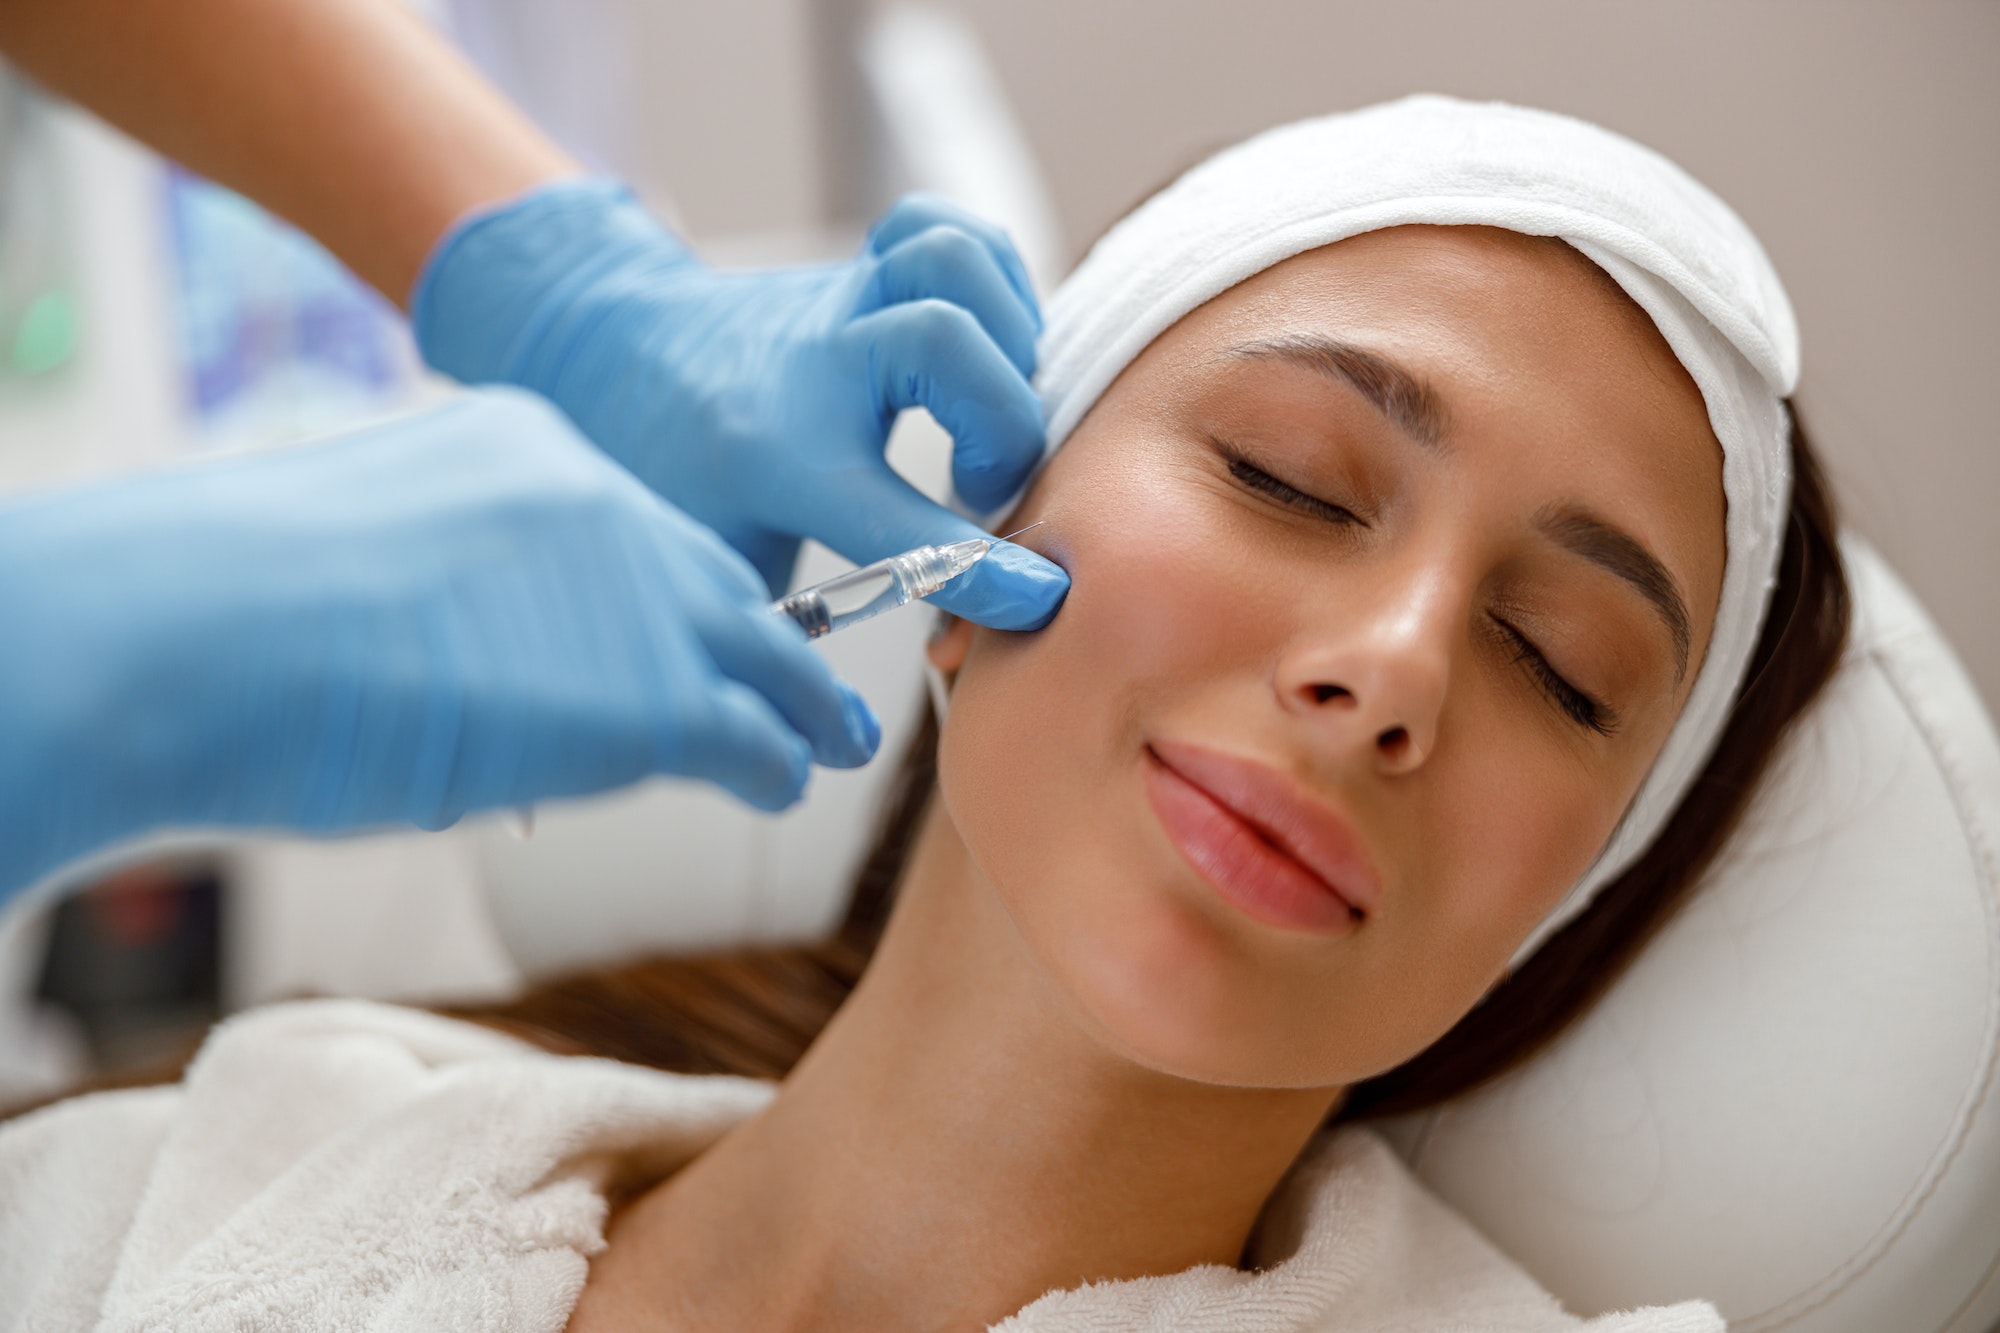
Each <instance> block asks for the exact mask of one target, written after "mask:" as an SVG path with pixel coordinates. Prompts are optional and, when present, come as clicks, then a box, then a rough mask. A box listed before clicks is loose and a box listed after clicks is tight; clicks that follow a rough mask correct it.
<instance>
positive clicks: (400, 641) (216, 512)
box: [0, 390, 880, 898]
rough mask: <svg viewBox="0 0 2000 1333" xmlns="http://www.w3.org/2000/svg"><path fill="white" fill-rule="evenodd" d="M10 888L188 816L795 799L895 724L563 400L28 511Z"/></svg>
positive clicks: (9, 596)
mask: <svg viewBox="0 0 2000 1333" xmlns="http://www.w3.org/2000/svg"><path fill="white" fill-rule="evenodd" d="M0 625H4V626H5V627H6V643H5V646H4V648H0V898H4V897H5V896H6V895H7V894H8V893H10V892H12V891H14V890H18V889H19V888H21V887H23V886H24V885H25V884H26V883H27V882H29V881H31V880H32V879H34V878H36V877H37V876H39V875H40V874H42V873H44V872H46V871H48V870H49V869H50V868H52V867H53V866H55V865H57V864H59V863H60V862H62V861H65V860H68V859H70V858H72V857H75V856H78V855H81V854H84V853H86V852H89V851H92V850H94V849H96V848H98V847H100V846H102V845H103V844H105V843H107V842H110V841H112V840H115V839H118V838H121V837H124V836H127V835H131V834H136V833H140V832H144V831H147V830H150V829H154V828H159V827H163V826H168V825H208V826H215V825H224V826H231V825H233V826H257V827H273V828H291V829H306V830H333V829H346V828H354V827H365V826H371V825H389V824H399V823H402V824H415V825H418V826H420V827H423V828H437V827H440V826H442V825H446V824H449V823H451V822H452V821H453V820H455V819H457V818H458V817H459V816H460V815H462V814H465V813H466V812H468V811H473V810H480V809H487V808H493V807H507V806H515V805H522V804H526V803H528V802H532V801H536V800H540V799H543V798H546V797H556V796H567V795H575V794H580V793H584V792H592V791H598V790H601V789H604V788H608V787H614V786H618V785H621V784H624V783H628V782H632V781H634V780H636V779H638V778H642V777H645V776H647V775H649V774H654V773H672V774H685V775H690V776H695V777H702V778H708V779H711V780H713V781H715V782H717V783H720V784H721V785H722V786H724V787H726V788H728V789H729V790H730V791H732V792H734V793H736V794H737V795H738V796H740V797H742V798H743V799H745V800H747V801H749V802H751V803H752V804H754V805H757V806H760V807H762V808H764V809H767V810H775V809H778V808H780V807H783V806H785V805H787V804H789V803H791V802H792V801H793V800H795V799H796V798H797V797H798V796H799V794H800V792H801V790H802V788H803V787H804V784H805V781H806V777H807V772H808V759H809V757H814V756H816V757H817V758H818V759H819V761H820V762H821V763H826V764H833V765H840V766H852V765H855V764H859V763H862V762H865V761H866V760H867V758H868V757H869V756H870V755H871V754H872V753H873V751H874V749H875V746H876V743H877V741H878V740H879V738H880V731H879V728H878V727H877V725H876V722H875V719H874V717H873V715H872V714H870V713H869V711H868V709H867V706H866V705H865V704H863V703H862V702H861V700H860V699H859V698H858V697H857V696H855V695H854V694H853V693H852V692H851V691H849V690H848V689H847V687H845V686H844V685H842V684H841V683H840V682H839V681H838V680H837V679H836V678H835V677H834V676H833V674H832V672H831V671H830V670H829V669H828V668H827V666H826V665H825V663H824V662H823V661H822V659H821V658H820V657H819V655H818V654H817V653H815V652H814V651H813V650H812V649H811V648H809V647H808V646H807V645H806V641H805V637H804V635H802V634H801V633H800V632H799V631H798V629H797V628H796V627H795V626H793V625H792V624H790V623H789V622H787V621H785V620H783V619H782V618H780V617H778V616H774V615H772V614H770V612H769V610H768V609H767V599H766V596H765V591H764V586H763V583H762V581H761V580H760V579H759V578H758V577H757V574H756V572H755V571H754V570H753V569H751V567H750V566H749V564H748V563H746V562H745V561H744V560H743V558H742V557H741V556H739V555H738V554H737V553H736V552H735V551H733V550H731V549H730V548H729V547H728V546H727V545H726V544H724V543H723V542H722V541H721V540H720V539H718V538H717V537H716V536H715V534H713V533H712V532H709V531H708V530H707V529H705V528H703V527H701V526H700V525H699V524H696V523H695V522H693V521H692V520H690V519H689V518H688V517H687V516H686V515H684V514H681V513H678V512H676V511H675V510H674V509H672V508H671V507H670V506H668V505H666V504H664V503H662V502H661V501H660V499H659V498H658V497H657V496H655V495H653V494H652V493H650V492H649V491H647V490H646V489H645V487H644V486H642V485H640V484H639V482H637V481H636V480H634V479H633V478H632V476H631V475H630V474H629V473H627V472H625V471H624V470H623V469H622V468H619V467H618V466H617V465H616V464H614V463H612V462H611V461H609V460H608V459H606V458H605V457H604V456H603V454H602V453H601V452H599V451H598V450H597V449H595V448H594V447H592V446H591V445H590V444H589V442H587V441H586V440H584V439H583V438H582V437H581V436H580V435H578V434H577V433H576V430H575V428H574V427H573V426H571V425H570V423H569V422H567V421H566V420H564V419H563V417H562V415H561V414H560V413H558V412H557V411H555V410H554V409H553V408H551V407H550V406H549V405H548V404H547V403H545V402H542V401H541V400H540V399H537V398H534V397H533V396H531V395H528V394H524V393H519V392H516V391H512V390H489V391H484V392H481V393H476V394H473V395H469V396H468V397H467V398H466V399H464V400H461V401H458V402H454V403H452V404H449V405H447V406H445V407H443V408H441V409H438V410H435V411H432V412H428V413H425V414H423V415H421V416H419V417H415V418H411V419H409V420H406V421H403V422H399V423H396V424H393V425H389V426H386V427H382V428H378V429H375V430H371V431H364V432H360V433H357V434H354V435H351V436H348V437H345V438H342V439H338V440H333V441H329V442H326V443H324V444H320V445H316V446H311V447H307V448H301V449H296V450H289V451H286V452H283V453H273V454H263V455H259V456H256V457H251V458H244V459H237V460H232V461H228V462H223V463H219V464H209V465H205V466H200V467H192V468H186V469H181V470H178V471H173V472H167V473H161V474H156V475H152V476H146V477H136V478H131V479H126V480H121V481H118V482H115V483H112V484H109V485H103V486H97V487H91V488H86V489H81V490H76V491H70V492H59V493H55V494H50V495H46V496H40V497H31V498H26V499H19V500H15V501H12V502H10V503H8V504H6V505H4V506H0Z"/></svg>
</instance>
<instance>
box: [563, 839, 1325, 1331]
mask: <svg viewBox="0 0 2000 1333" xmlns="http://www.w3.org/2000/svg"><path fill="white" fill-rule="evenodd" d="M1333 1095H1334V1092H1333V1090H1331V1089H1305V1090H1298V1089H1284V1090H1269V1089H1241V1088H1220V1087H1214V1086H1210V1085H1204V1084H1196V1083H1190V1082H1188V1081H1186V1080H1182V1079H1177V1078H1173V1077H1171V1076H1168V1075H1163V1074H1160V1073H1156V1072H1154V1071H1152V1070H1148V1069H1145V1068H1142V1067H1140V1066H1138V1065H1136V1064H1134V1063H1132V1062H1130V1061H1129V1060H1126V1059H1124V1058H1122V1057H1120V1056H1118V1055H1117V1054H1115V1053H1113V1052H1112V1051H1111V1050H1110V1049H1108V1048H1107V1046H1106V1045H1105V1044H1104V1043H1103V1042H1102V1041H1101V1040H1100V1039H1099V1038H1098V1037H1097V1036H1095V1035H1094V1034H1093V1033H1092V1032H1091V1030H1090V1029H1089V1027H1088V1020H1087V1019H1086V1018H1084V1017H1082V1016H1081V1015H1079V1014H1078V1013H1076V1012H1075V1011H1074V1010H1073V1009H1072V1008H1071V1007H1070V1005H1069V1004H1068V1002H1067V1001H1066V1000H1065V999H1064V998H1063V997H1062V996H1060V995H1058V994H1055V993H1054V992H1053V991H1052V990H1051V988H1050V986H1049V984H1048V982H1047V980H1046V978H1045V975H1044V973H1043V972H1042V970H1041V969H1040V968H1039V967H1038V966H1036V965H1035V963H1034V960H1033V959H1032V958H1031V957H1030V956H1029V954H1028V950H1027V945H1026V943H1025V941H1023V940H1022V938H1021V936H1020V935H1019V933H1018V932H1017V931H1016V930H1015V928H1014V926H1013V923H1012V921H1011V920H1010V919H1009V918H1008V917H1007V915H1006V912H1005V910H1004V908H1003V907H1002V906H1001V905H1000V902H999V900H998V898H997V897H996V896H995V895H994V893H993V891H992V889H991V888H990V887H989V886H987V885H986V884H985V883H984V882H983V880H982V878H981V876H980V875H979V873H978V871H977V869H976V867H974V866H973V865H972V863H971V860H970V858H969V857H968V856H967V855H966V854H965V850H964V847H963V846H962V844H960V843H959V841H958V839H957V836H956V833H955V832H954V831H953V830H952V828H951V826H950V823H949V821H948V820H947V819H945V818H944V817H943V816H942V814H941V813H940V812H939V811H938V810H937V809H936V808H935V807H934V808H933V810H932V813H931V816H930V818H929V819H928V820H927V822H926V824H925V827H924V831H923V833H922V835H921V837H920V839H919V842H918V844H917V847H916V850H915V855H914V857H913V860H912V863H911V865H910V868H909V872H908V874H907V875H906V876H905V879H904V883H903V887H902V891H901V895H900V901H899V904H898V906H897V909H896V914H895V917H894V919H893V921H892V922H891V924H890V927H889V929H888V931H887V933H886V934H885V936H884V939H883V941H882V945H881V947H880V949H879V950H878V951H877V953H876V956H875V959H874V961H873V963H872V964H871V965H870V967H869V970H868V973H867V975H866V977H865V978H864V979H863V981H862V983H861V985H860V986H859V987H858V988H857V989H856V991H855V993H854V995H853V997H852V998H851V999H850V1000H849V1001H848V1002H847V1004H846V1005H845V1006H844V1007H843V1008H842V1009H841V1011H840V1013H839V1014H838V1015H837V1016H836V1017H835V1019H834V1021H833V1022H832V1024H830V1025H829V1026H828V1028H827V1030H826V1032H825V1033H824V1034H823V1035H822V1036H821V1037H820V1039H819V1041H818V1042H817V1043H815V1044H814V1046H813V1048H812V1050H811V1051H810V1052H808V1054H807V1056H806V1058H805V1059H804V1060H803V1061H801V1062H800V1065H799V1067H798V1068H797V1069H796V1070H795V1071H794V1072H793V1074H792V1076H791V1077H790V1078H789V1079H788V1080H787V1081H786V1083H785V1085H784V1088H783V1089H782V1091H781V1092H780V1094H779V1096H778V1098H777V1099H776V1101H775V1102H774V1103H773V1104H772V1106H771V1107H770V1109H769V1110H767V1111H766V1112H765V1114H763V1115H762V1116H760V1117H758V1118H757V1119H755V1120H753V1121H751V1122H749V1123H748V1124H746V1125H744V1126H743V1127H741V1128H740V1129H739V1130H737V1131H736V1132H734V1133H733V1134H732V1135H730V1136H729V1137H728V1138H726V1139H724V1140H723V1141H722V1142H721V1143H720V1144H718V1145H717V1146H716V1147H715V1148H713V1149H711V1150H710V1151H709V1152H708V1153H707V1154H706V1155H704V1156H703V1157H702V1158H701V1159H700V1160H698V1161H697V1162H696V1163H694V1164H693V1165H692V1166H690V1167H689V1168H687V1170H685V1171H683V1172H682V1173H681V1174H680V1175H679V1176H677V1177H675V1178H674V1179H672V1180H670V1181H668V1182H666V1183H665V1184H664V1185H663V1186H661V1187H660V1188H658V1189H656V1190H655V1191H654V1192H653V1193H652V1194H651V1195H649V1196H647V1197H646V1198H645V1199H643V1200H642V1201H641V1202H640V1203H639V1204H637V1205H635V1206H634V1207H633V1209H632V1210H631V1211H630V1212H629V1213H628V1214H627V1215H626V1216H625V1217H623V1218H621V1220H620V1223H619V1225H618V1227H617V1229H616V1231H615V1232H614V1236H613V1241H614V1244H613V1247H612V1252H611V1253H613V1254H617V1253H618V1252H619V1251H620V1250H621V1249H622V1250H624V1251H625V1253H627V1254H630V1255H633V1256H635V1257H636V1255H637V1254H638V1253H639V1252H640V1251H641V1250H643V1251H645V1252H647V1254H648V1260H647V1263H646V1268H647V1270H648V1272H649V1274H650V1275H651V1280H650V1282H649V1285H651V1286H652V1287H653V1292H654V1298H655V1302H657V1303H653V1304H652V1308H653V1309H655V1310H658V1309H661V1308H662V1303H663V1304H664V1306H665V1308H668V1309H673V1310H676V1311H677V1312H678V1313H680V1314H681V1315H682V1316H683V1317H682V1318H681V1319H680V1320H679V1321H678V1322H679V1323H681V1324H682V1325H685V1326H689V1327H707V1326H715V1327H726V1326H733V1327H759V1328H805V1327H812V1328H821V1329H824V1328H839V1327H846V1326H853V1327H868V1328H874V1329H893V1328H901V1327H910V1328H940V1327H983V1326H984V1325H986V1324H988V1323H991V1322H993V1321H996V1320H998V1319H1001V1318H1004V1317H1005V1316H1006V1315H1008V1314H1010V1313H1012V1312H1013V1311H1014V1310H1016V1309H1018V1308H1020V1307H1021V1306H1023V1305H1025V1304H1027V1303H1028V1302H1030V1301H1032V1300H1034V1299H1035V1298H1036V1297H1038V1296H1040V1295H1042V1294H1043V1293H1045V1292H1048V1291H1051V1290H1059V1289H1063V1288H1068V1287H1073V1286H1076V1285H1079V1284H1081V1283H1083V1282H1087V1281H1102V1280H1108V1279H1120V1278H1134V1277H1142V1276H1147V1275H1152V1274H1161V1273H1171V1272H1178V1271H1180V1270H1182V1269H1185V1268H1188V1267H1191V1266H1193V1265H1196V1264H1203V1263H1211V1264H1224V1265H1234V1264H1235V1263H1236V1262H1237V1261H1238V1258H1239V1256H1240V1255H1241V1254H1242V1251H1243V1248H1244V1245H1245V1242H1246V1241H1247V1239H1248V1237H1249V1234H1250V1229H1251V1227H1252V1226H1253V1225H1254V1223H1255V1221H1256V1218H1257V1215H1258V1213H1259V1211H1260V1210H1261V1209H1262V1207H1263V1204H1264V1200H1265V1199H1266V1197H1268V1196H1269V1194H1270V1192H1271V1191H1272V1189H1273V1188H1275V1187H1276V1185H1277V1183H1278V1181H1279V1179H1280V1178H1281V1177H1282V1176H1283V1175H1284V1173H1285V1171H1286V1170H1287V1169H1288V1168H1289V1166H1290V1165H1291V1162H1292V1160H1293V1158H1295V1157H1296V1156H1297V1155H1298V1153H1299V1151H1300V1149H1301V1148H1303V1146H1304V1144H1305V1142H1306V1140H1307V1139H1308V1138H1309V1137H1310V1136H1311V1134H1312V1132H1313V1130H1314V1128H1315V1127H1316V1126H1317V1125H1318V1124H1319V1123H1320V1121H1321V1120H1322V1119H1323V1118H1324V1116H1325V1114H1326V1112H1327V1110H1328V1108H1329V1106H1330V1105H1331V1103H1332V1099H1333ZM603 1267H604V1268H605V1270H606V1276H608V1275H609V1270H610V1267H611V1266H610V1265H604V1266H603ZM592 1281H593V1284H595V1283H597V1281H598V1274H596V1273H594V1274H593V1278H592Z"/></svg>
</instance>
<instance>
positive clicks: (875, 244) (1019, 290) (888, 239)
mask: <svg viewBox="0 0 2000 1333" xmlns="http://www.w3.org/2000/svg"><path fill="white" fill-rule="evenodd" d="M929 227H954V228H956V229H958V230H959V231H962V232H965V233H966V234H968V235H970V236H971V237H972V238H973V239H974V240H977V241H978V242H979V243H980V244H981V245H983V246H985V247H986V248H987V249H988V250H990V251H992V253H993V258H994V259H995V260H996V261H997V262H998V263H999V265H1000V271H1001V272H1002V273H1005V274H1006V275H1007V283H1008V285H1009V286H1011V287H1012V288H1013V289H1014V291H1015V294H1016V295H1018V296H1019V297H1020V298H1021V300H1022V301H1023V302H1024V303H1025V304H1026V305H1027V307H1028V311H1029V313H1030V314H1031V315H1032V316H1033V317H1034V321H1035V332H1037V333H1040V332H1041V331H1042V309H1041V306H1040V305H1039V304H1038V303H1037V302H1036V300H1035V284H1034V283H1033V282H1031V281H1030V280H1029V278H1028V266H1027V265H1026V264H1024V263H1022V262H1021V255H1020V252H1019V251H1017V250H1016V249H1015V248H1014V242H1012V241H1011V240H1009V239H1007V232H1006V230H1005V229H1004V228H1002V227H999V226H997V225H995V224H994V223H991V222H988V221H987V220H986V219H985V218H983V217H980V216H979V215H978V214H977V213H974V212H972V211H970V210H969V209H964V208H960V207H959V206H958V205H957V204H954V203H952V202H951V201H950V200H948V199H945V198H943V197H941V196H939V195H935V194H906V195H904V196H903V197H902V198H901V199H898V200H897V201H896V202H895V203H894V204H893V205H891V206H890V208H889V211H888V212H886V213H884V214H883V215H882V216H881V218H879V219H878V220H877V221H876V223H875V225H874V226H873V227H871V228H869V231H868V250H869V252H870V253H871V254H878V255H879V254H886V253H888V252H889V251H890V250H892V249H894V248H895V247H896V246H898V245H900V244H901V243H902V242H904V241H906V240H908V239H909V238H910V237H912V236H914V235H916V234H917V233H918V232H920V231H923V230H925V229H926V228H929Z"/></svg>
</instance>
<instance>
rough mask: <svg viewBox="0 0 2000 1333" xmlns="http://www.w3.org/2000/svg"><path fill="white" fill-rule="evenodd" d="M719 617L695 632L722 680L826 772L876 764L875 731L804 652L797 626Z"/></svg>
mask: <svg viewBox="0 0 2000 1333" xmlns="http://www.w3.org/2000/svg"><path fill="white" fill-rule="evenodd" d="M718 612H719V614H717V615H714V616H705V617H703V618H702V622H701V624H700V626H699V628H700V632H701V636H702V640H703V642H704V643H706V644H707V646H708V650H709V653H710V654H711V655H712V656H713V657H714V659H715V664H716V666H718V667H720V668H721V669H722V672H723V674H724V675H727V676H730V677H733V678H734V679H736V680H739V681H741V682H742V683H743V684H745V685H748V686H749V687H750V688H751V689H753V690H755V691H757V693H758V694H760V695H762V696H763V697H764V699H765V700H766V701H767V702H769V703H770V704H771V705H772V706H773V707H775V708H776V709H777V710H778V712H779V714H780V715H781V716H782V717H783V718H784V719H785V722H786V723H787V725H789V726H790V727H791V729H792V730H793V731H795V732H797V733H798V734H799V735H801V736H803V737H805V738H806V740H807V741H808V742H810V743H811V745H812V749H813V757H814V758H815V759H817V760H818V761H819V762H820V763H822V764H825V765H826V766H827V767H828V768H859V767H860V766H861V765H863V764H865V763H867V762H868V761H869V760H870V759H872V758H874V757H875V747H876V746H877V745H879V744H880V743H881V741H882V724H881V723H880V722H878V721H876V719H875V714H874V712H873V711H872V710H870V709H869V707H868V705H867V703H866V702H865V701H864V700H863V699H862V698H861V696H860V695H858V694H856V693H855V692H854V691H853V690H852V689H850V688H848V687H847V685H846V684H844V683H843V682H842V681H841V679H840V678H839V677H838V676H836V675H834V674H833V668H832V667H830V666H828V665H827V664H826V661H825V659H824V658H822V657H821V656H820V655H819V654H818V653H816V652H814V651H813V650H812V649H811V648H809V647H807V646H806V637H805V634H804V633H803V632H802V631H801V630H800V629H799V628H798V626H796V625H794V624H792V623H791V621H789V620H786V619H785V618H784V617H782V616H779V615H775V614H773V613H772V612H770V611H766V610H763V609H761V608H760V609H758V610H755V611H748V612H742V611H736V610H733V609H729V610H723V609H720V608H718Z"/></svg>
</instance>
